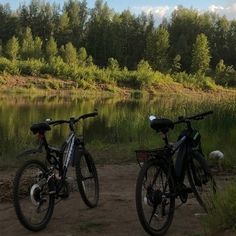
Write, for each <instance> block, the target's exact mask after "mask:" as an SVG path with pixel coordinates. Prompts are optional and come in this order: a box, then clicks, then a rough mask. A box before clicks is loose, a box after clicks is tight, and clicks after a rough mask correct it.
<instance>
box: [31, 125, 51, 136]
mask: <svg viewBox="0 0 236 236" xmlns="http://www.w3.org/2000/svg"><path fill="white" fill-rule="evenodd" d="M30 130H31V131H32V132H33V134H37V133H40V134H44V133H45V132H46V131H48V130H51V128H50V126H49V124H47V123H38V124H33V125H32V126H31V127H30Z"/></svg>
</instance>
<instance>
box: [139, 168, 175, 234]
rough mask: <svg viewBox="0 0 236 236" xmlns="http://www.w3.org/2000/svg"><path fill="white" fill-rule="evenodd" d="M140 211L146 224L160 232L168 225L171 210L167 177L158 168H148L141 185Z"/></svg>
mask: <svg viewBox="0 0 236 236" xmlns="http://www.w3.org/2000/svg"><path fill="white" fill-rule="evenodd" d="M141 201H142V210H143V216H144V218H145V221H146V224H148V225H149V227H150V228H151V229H152V230H154V231H160V230H162V229H163V228H165V226H166V225H167V224H168V223H169V216H170V211H171V210H172V209H171V203H170V188H169V183H168V180H167V176H166V174H165V173H164V171H163V170H162V168H160V167H159V166H150V167H149V168H148V169H147V171H146V174H145V176H144V180H143V184H142V198H141Z"/></svg>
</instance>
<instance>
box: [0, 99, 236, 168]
mask: <svg viewBox="0 0 236 236" xmlns="http://www.w3.org/2000/svg"><path fill="white" fill-rule="evenodd" d="M0 104H1V106H0V133H1V141H0V163H4V164H6V163H14V162H15V160H16V159H15V156H16V155H17V153H19V152H20V151H22V150H24V149H26V148H30V147H33V146H35V145H36V144H37V139H36V137H35V136H34V135H33V134H32V133H31V132H30V130H29V128H30V126H31V124H33V123H37V122H42V121H44V120H45V119H46V118H52V119H68V118H69V117H77V116H79V115H81V114H83V113H88V112H92V111H93V110H94V109H97V110H98V112H99V116H98V117H97V118H95V119H93V118H91V119H88V120H86V121H84V122H83V123H84V133H85V140H86V142H87V143H88V146H89V148H91V149H93V150H96V151H99V150H102V151H103V156H104V155H106V157H105V158H107V159H109V158H111V157H110V156H111V155H112V152H113V151H117V152H119V150H122V151H120V153H119V155H115V156H114V158H118V159H119V157H120V158H122V156H123V155H129V153H133V150H135V149H136V148H140V147H156V146H160V144H161V140H160V137H159V135H158V134H156V133H155V132H154V131H153V130H152V129H151V128H150V127H149V123H148V116H149V115H150V114H155V115H157V116H159V117H167V118H170V119H176V118H177V117H178V116H180V115H194V114H195V113H198V112H205V111H208V110H214V115H213V116H211V117H208V118H207V119H205V120H203V121H200V122H195V123H194V127H196V128H198V129H199V130H200V132H201V135H202V142H203V148H204V150H205V153H208V152H210V151H211V150H216V149H219V150H222V151H223V152H224V153H225V155H226V158H225V160H226V162H231V163H232V164H234V163H235V165H236V155H235V153H236V112H235V111H236V99H230V100H227V99H217V98H214V99H212V98H211V99H209V98H201V97H198V98H195V99H194V98H188V97H183V96H178V95H171V96H163V95H162V96H157V97H155V98H152V99H117V98H97V99H88V98H83V99H80V98H75V97H70V96H68V97H59V96H48V97H29V96H23V95H17V96H16V95H4V96H2V97H1V98H0ZM81 126H82V124H80V125H79V126H78V133H81V131H82V130H81ZM183 127H184V126H183V125H182V126H178V127H176V128H175V129H174V130H173V131H172V132H171V134H170V138H171V140H173V141H174V140H176V138H177V136H178V133H179V132H180V130H181V129H182V128H183ZM67 133H68V127H67V126H66V125H63V126H56V127H54V128H53V129H52V131H50V132H48V135H47V136H48V140H49V142H50V144H55V145H59V144H60V142H62V141H63V138H65V137H66V135H67ZM117 161H118V160H117Z"/></svg>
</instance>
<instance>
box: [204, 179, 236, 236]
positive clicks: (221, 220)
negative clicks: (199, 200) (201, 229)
mask: <svg viewBox="0 0 236 236" xmlns="http://www.w3.org/2000/svg"><path fill="white" fill-rule="evenodd" d="M235 199H236V187H235V183H232V184H228V185H227V186H225V187H224V190H221V191H218V192H217V194H216V195H214V196H212V197H211V198H210V199H209V212H208V214H207V216H206V217H205V219H204V225H205V229H206V233H207V235H217V234H219V235H220V234H222V233H224V231H225V230H228V231H230V230H231V231H232V232H235V230H236V225H235V222H236V201H235Z"/></svg>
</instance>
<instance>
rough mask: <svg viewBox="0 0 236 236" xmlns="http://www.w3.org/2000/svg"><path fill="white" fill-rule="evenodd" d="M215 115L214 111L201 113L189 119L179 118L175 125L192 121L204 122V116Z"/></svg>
mask: <svg viewBox="0 0 236 236" xmlns="http://www.w3.org/2000/svg"><path fill="white" fill-rule="evenodd" d="M211 114H213V111H208V112H204V113H200V114H197V115H194V116H189V117H179V119H178V121H175V122H174V124H175V125H176V124H180V123H186V122H188V121H190V120H202V119H203V118H204V116H208V115H211Z"/></svg>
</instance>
